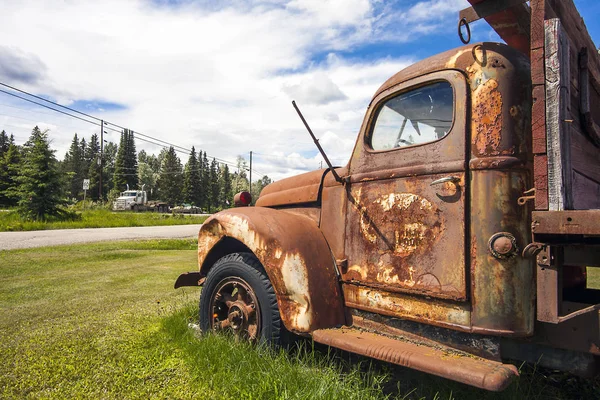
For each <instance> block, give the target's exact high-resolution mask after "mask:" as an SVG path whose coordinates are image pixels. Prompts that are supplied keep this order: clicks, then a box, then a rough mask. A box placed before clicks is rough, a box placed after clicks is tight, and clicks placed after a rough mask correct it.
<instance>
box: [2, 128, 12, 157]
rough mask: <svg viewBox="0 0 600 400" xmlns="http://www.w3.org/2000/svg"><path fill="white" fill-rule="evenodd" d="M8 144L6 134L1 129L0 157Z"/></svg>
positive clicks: (6, 149)
mask: <svg viewBox="0 0 600 400" xmlns="http://www.w3.org/2000/svg"><path fill="white" fill-rule="evenodd" d="M9 145H10V141H9V139H8V135H7V134H6V132H5V131H4V130H3V131H2V132H0V158H2V156H3V155H4V153H6V152H7V151H8V146H9Z"/></svg>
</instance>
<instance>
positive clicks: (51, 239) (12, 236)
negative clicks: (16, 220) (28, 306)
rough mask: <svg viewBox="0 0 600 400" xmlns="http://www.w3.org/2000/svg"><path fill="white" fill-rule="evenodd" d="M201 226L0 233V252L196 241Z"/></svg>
mask: <svg viewBox="0 0 600 400" xmlns="http://www.w3.org/2000/svg"><path fill="white" fill-rule="evenodd" d="M201 226H202V224H198V225H169V226H142V227H135V228H88V229H55V230H47V231H29V232H0V250H12V249H27V248H32V247H43V246H57V245H62V244H76V243H90V242H103V241H109V240H135V239H175V238H187V237H196V236H197V235H198V231H199V230H200V227H201Z"/></svg>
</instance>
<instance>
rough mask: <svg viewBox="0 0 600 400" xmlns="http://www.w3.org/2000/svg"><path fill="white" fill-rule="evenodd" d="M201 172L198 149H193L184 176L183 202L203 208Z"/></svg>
mask: <svg viewBox="0 0 600 400" xmlns="http://www.w3.org/2000/svg"><path fill="white" fill-rule="evenodd" d="M200 181H201V171H200V164H199V162H198V158H197V157H196V149H195V148H194V147H192V152H191V153H190V158H189V159H188V162H187V164H186V165H185V171H184V175H183V201H184V202H186V203H190V204H193V205H195V206H198V207H201V205H200V202H201V201H202V199H201V193H200V191H201V190H202V187H201V186H200V185H201V182H200Z"/></svg>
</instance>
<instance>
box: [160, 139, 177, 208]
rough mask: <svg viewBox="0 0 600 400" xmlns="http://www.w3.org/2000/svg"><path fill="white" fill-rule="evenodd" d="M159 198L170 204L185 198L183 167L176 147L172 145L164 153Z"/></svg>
mask: <svg viewBox="0 0 600 400" xmlns="http://www.w3.org/2000/svg"><path fill="white" fill-rule="evenodd" d="M158 191H159V198H160V199H161V200H162V201H164V202H167V203H169V204H170V205H175V204H181V202H182V200H183V196H182V192H183V168H182V166H181V161H180V160H179V157H177V154H176V153H175V149H174V148H173V147H172V146H171V147H169V150H167V151H166V152H165V154H164V158H163V160H162V165H161V167H160V176H159V177H158Z"/></svg>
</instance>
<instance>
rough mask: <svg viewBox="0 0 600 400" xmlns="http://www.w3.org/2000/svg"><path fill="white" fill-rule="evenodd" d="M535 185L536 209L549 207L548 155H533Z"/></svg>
mask: <svg viewBox="0 0 600 400" xmlns="http://www.w3.org/2000/svg"><path fill="white" fill-rule="evenodd" d="M533 186H534V187H535V209H536V210H547V209H548V156H546V154H535V155H534V156H533Z"/></svg>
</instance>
